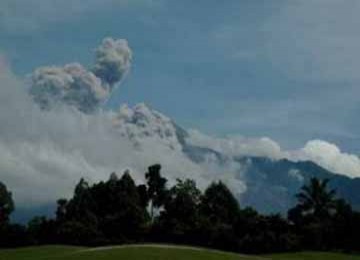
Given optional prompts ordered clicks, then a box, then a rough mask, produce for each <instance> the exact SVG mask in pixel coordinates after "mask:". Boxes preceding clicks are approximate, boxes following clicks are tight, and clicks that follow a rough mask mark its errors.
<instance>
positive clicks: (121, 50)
mask: <svg viewBox="0 0 360 260" xmlns="http://www.w3.org/2000/svg"><path fill="white" fill-rule="evenodd" d="M131 59H132V52H131V49H130V48H129V46H128V44H127V41H126V40H123V39H119V40H114V39H112V38H106V39H104V40H103V42H102V44H101V45H100V46H99V47H98V48H97V49H96V61H95V66H94V69H93V70H92V71H90V70H87V69H86V68H84V67H83V66H82V65H81V64H78V63H71V64H67V65H65V66H63V67H59V66H47V67H41V68H38V69H36V70H35V71H34V72H33V74H32V75H31V87H30V94H31V95H32V96H33V99H34V101H35V102H37V103H38V104H39V105H40V107H41V108H43V109H49V108H52V107H54V106H55V105H57V104H66V105H71V106H73V107H76V108H77V109H79V110H80V111H82V112H85V113H91V112H93V111H94V110H96V108H97V107H99V105H100V104H102V103H104V102H105V101H106V100H107V99H108V98H109V96H110V95H111V91H112V89H113V88H114V86H115V85H116V84H117V83H120V82H121V80H122V79H123V78H124V77H125V75H126V74H127V72H128V71H129V69H130V66H131Z"/></svg>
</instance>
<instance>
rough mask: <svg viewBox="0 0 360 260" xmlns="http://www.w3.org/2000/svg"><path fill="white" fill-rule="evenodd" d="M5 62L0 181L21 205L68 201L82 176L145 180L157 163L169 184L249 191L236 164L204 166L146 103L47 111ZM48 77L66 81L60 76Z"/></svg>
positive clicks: (0, 70)
mask: <svg viewBox="0 0 360 260" xmlns="http://www.w3.org/2000/svg"><path fill="white" fill-rule="evenodd" d="M0 64H1V65H0V122H4V123H2V124H0V180H1V181H3V182H5V183H6V184H7V185H8V186H9V188H10V189H11V190H12V191H13V194H14V196H15V200H16V204H17V205H18V207H24V206H33V205H41V204H47V203H54V202H55V201H56V199H58V198H61V197H68V196H70V195H71V193H72V191H73V188H74V185H75V184H76V183H77V182H78V181H79V179H80V178H81V177H85V178H87V180H88V181H90V182H95V181H99V180H105V179H107V178H108V177H109V174H110V173H111V172H113V171H115V172H118V173H121V172H122V171H123V170H124V169H130V170H131V173H132V176H133V177H134V178H135V180H136V181H137V182H141V181H143V178H144V173H145V171H146V169H147V167H148V166H149V165H151V164H154V163H160V164H162V166H163V174H164V175H165V176H166V177H167V178H168V179H169V182H170V183H174V182H175V180H176V178H192V179H195V180H196V182H197V184H198V186H199V187H201V188H204V187H205V186H206V185H208V184H209V183H210V182H211V181H212V180H217V179H221V178H222V176H223V177H224V178H223V180H224V181H226V182H227V183H230V184H232V187H234V189H235V188H236V191H237V193H241V192H243V191H244V189H245V185H244V184H243V183H242V182H241V181H240V180H237V179H236V178H235V177H236V176H235V175H236V171H237V170H238V168H239V165H237V164H231V163H229V164H226V165H225V164H224V166H217V167H213V165H218V164H217V163H216V158H209V159H208V160H206V161H205V162H203V163H202V164H197V163H195V162H193V161H191V160H190V159H189V158H188V157H187V156H186V155H185V154H184V153H183V151H182V149H181V144H180V143H179V142H178V140H177V138H176V136H175V135H176V133H175V128H174V126H173V125H172V124H171V120H170V119H169V118H167V117H166V116H164V115H162V114H160V113H158V112H156V111H153V110H152V109H150V108H148V107H147V106H146V105H144V104H140V105H137V106H135V107H134V108H130V107H128V106H125V105H124V106H122V108H121V109H120V110H119V111H116V112H114V111H102V110H99V112H98V113H82V112H81V111H79V110H77V109H73V107H72V106H55V107H53V108H52V109H47V110H44V109H41V108H40V107H39V106H38V105H37V104H36V103H34V102H33V100H32V98H31V97H30V96H29V95H28V94H27V92H26V87H25V83H24V82H22V81H21V80H19V79H18V78H17V77H16V76H14V75H13V74H12V73H11V71H10V70H9V69H8V67H7V66H6V65H5V64H4V63H0ZM75 67H76V66H75ZM63 69H64V70H65V68H63ZM61 73H62V70H60V73H59V74H61ZM35 74H36V73H34V75H35ZM65 74H66V73H65ZM71 75H72V74H71ZM60 78H61V79H63V77H60ZM65 78H66V77H65ZM51 80H54V81H56V82H57V83H58V84H59V85H61V84H63V82H61V81H60V80H58V79H56V77H54V78H52V79H51ZM66 80H69V81H71V77H70V79H66ZM66 82H67V81H65V83H66ZM60 83H61V84H60ZM65 83H64V85H66V84H65ZM79 86H80V85H79ZM81 86H83V88H87V87H84V85H81ZM61 100H62V99H60V101H61ZM5 122H6V123H5ZM223 172H226V174H224V175H221V174H222V173H223Z"/></svg>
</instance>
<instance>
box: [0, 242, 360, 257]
mask: <svg viewBox="0 0 360 260" xmlns="http://www.w3.org/2000/svg"><path fill="white" fill-rule="evenodd" d="M35 259H40V260H45V259H49V260H55V259H56V260H261V259H262V260H266V259H269V260H270V259H273V260H315V259H316V260H360V256H349V255H342V254H331V253H311V252H309V253H296V254H278V255H269V256H262V257H255V256H242V255H237V254H231V253H224V252H218V251H211V250H203V249H193V248H181V247H178V248H176V247H173V246H170V247H168V248H167V247H164V246H150V245H149V246H129V247H115V248H99V249H94V248H91V249H86V248H80V247H66V246H44V247H29V248H22V249H10V250H0V260H35Z"/></svg>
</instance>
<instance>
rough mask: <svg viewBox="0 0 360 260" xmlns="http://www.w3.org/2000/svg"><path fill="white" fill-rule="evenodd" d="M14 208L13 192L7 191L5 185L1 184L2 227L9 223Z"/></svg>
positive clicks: (0, 212) (0, 211)
mask: <svg viewBox="0 0 360 260" xmlns="http://www.w3.org/2000/svg"><path fill="white" fill-rule="evenodd" d="M14 208H15V206H14V201H13V199H12V194H11V192H10V191H8V190H7V188H6V186H5V184H3V183H2V182H0V226H1V225H6V224H7V223H8V221H9V216H10V214H11V213H12V212H13V210H14Z"/></svg>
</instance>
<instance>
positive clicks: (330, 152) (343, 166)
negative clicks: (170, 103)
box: [188, 130, 360, 178]
mask: <svg viewBox="0 0 360 260" xmlns="http://www.w3.org/2000/svg"><path fill="white" fill-rule="evenodd" d="M189 133H190V136H189V138H188V141H189V143H190V144H193V145H197V146H200V147H204V148H209V149H213V150H215V151H217V152H219V153H221V154H223V155H227V156H230V157H233V156H265V157H269V158H272V159H281V158H287V159H289V160H292V161H306V160H310V161H313V162H315V163H317V164H318V165H320V166H322V167H323V168H325V169H327V170H329V171H331V172H333V173H337V174H342V175H345V176H348V177H351V178H355V177H360V158H359V157H358V156H356V155H354V154H348V153H345V152H342V151H341V150H340V148H339V147H337V146H336V145H335V144H332V143H329V142H326V141H323V140H311V141H308V142H307V143H306V144H305V146H304V147H303V148H301V149H298V150H292V151H286V150H283V149H281V147H280V145H279V144H278V143H277V142H275V141H273V140H271V139H270V138H268V137H262V138H245V137H227V138H215V137H211V136H208V135H205V134H203V133H201V132H199V131H196V130H191V131H189ZM292 174H295V173H292Z"/></svg>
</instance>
